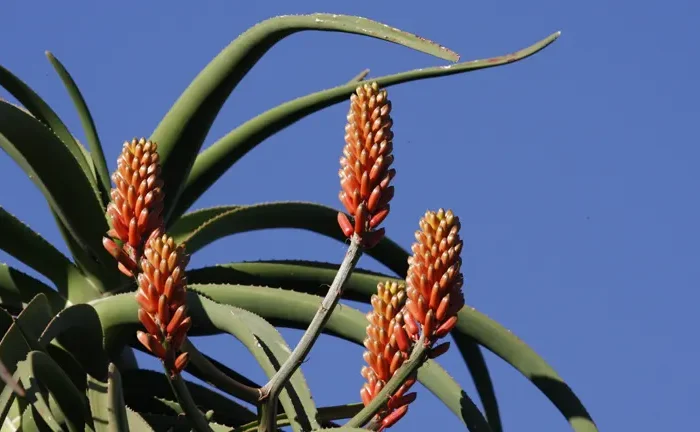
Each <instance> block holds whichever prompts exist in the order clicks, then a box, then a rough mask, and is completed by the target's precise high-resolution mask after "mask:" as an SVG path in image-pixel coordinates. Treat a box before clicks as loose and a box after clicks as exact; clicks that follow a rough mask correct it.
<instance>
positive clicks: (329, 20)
mask: <svg viewBox="0 0 700 432" xmlns="http://www.w3.org/2000/svg"><path fill="white" fill-rule="evenodd" d="M305 30H319V31H334V32H343V33H355V34H359V35H364V36H370V37H374V38H378V39H382V40H386V41H390V42H394V43H397V44H401V45H404V46H407V47H410V48H413V49H416V50H419V51H422V52H425V53H428V54H432V55H434V56H437V57H440V58H444V59H449V60H453V61H456V60H458V59H459V56H457V55H456V54H455V53H453V52H451V51H449V50H447V49H446V48H444V47H441V46H439V45H437V44H435V43H434V42H431V41H428V40H427V39H424V38H421V37H418V36H416V35H412V34H410V33H406V32H403V31H401V30H398V29H396V28H393V27H389V26H387V25H385V24H381V23H378V22H376V21H372V20H369V19H366V18H361V17H355V16H347V15H337V14H310V15H286V16H279V17H274V18H270V19H267V20H265V21H263V22H261V23H258V24H257V25H255V26H253V27H251V28H250V29H249V30H247V31H246V32H245V33H243V34H241V35H240V36H239V37H238V38H236V39H235V40H234V41H233V42H231V43H230V44H229V45H228V46H227V47H226V48H224V49H223V51H221V53H219V54H218V55H217V56H216V57H215V58H214V59H213V60H212V61H211V62H210V63H209V64H208V65H207V66H206V67H205V68H204V69H203V70H202V71H201V72H200V73H199V74H198V75H197V77H196V78H195V79H194V80H193V81H192V83H191V84H190V85H189V86H188V87H187V89H186V90H185V91H184V92H183V93H182V95H181V96H180V97H179V99H178V100H177V101H176V102H175V104H174V105H173V106H172V108H171V109H170V111H168V113H167V114H166V115H165V117H164V118H163V120H161V122H160V124H159V125H158V127H157V128H156V130H155V131H154V132H153V135H152V136H151V139H153V140H154V141H156V142H157V143H158V144H159V150H160V156H161V160H162V163H163V180H164V181H165V184H166V185H168V192H167V193H166V201H165V212H164V214H165V215H166V219H167V218H168V215H169V214H170V210H171V209H172V206H173V204H174V203H176V202H177V201H178V197H179V195H180V191H181V189H182V185H183V183H184V182H185V179H186V176H187V174H188V173H189V171H190V168H191V166H192V163H193V162H194V159H195V157H196V155H197V153H198V152H199V149H200V148H201V146H202V143H203V142H204V138H205V136H206V135H207V133H208V131H209V129H210V127H211V124H212V123H213V121H214V119H215V118H216V116H217V114H218V113H219V111H220V110H221V107H222V106H223V104H224V102H225V101H226V99H227V98H228V96H229V95H230V94H231V92H232V91H233V89H234V88H235V87H236V86H237V85H238V83H239V82H240V81H241V80H242V79H243V77H244V76H245V75H246V74H247V73H248V71H249V70H250V69H251V68H252V67H253V66H254V65H255V64H256V63H257V62H258V60H260V58H261V57H262V56H263V55H264V54H265V53H266V52H267V51H268V50H269V49H270V48H272V46H274V45H275V44H276V43H277V42H279V41H280V40H282V39H284V38H285V37H287V36H289V35H292V34H294V33H297V32H300V31H305ZM176 148H177V152H174V149H176Z"/></svg>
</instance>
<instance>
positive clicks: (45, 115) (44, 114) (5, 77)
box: [0, 66, 97, 193]
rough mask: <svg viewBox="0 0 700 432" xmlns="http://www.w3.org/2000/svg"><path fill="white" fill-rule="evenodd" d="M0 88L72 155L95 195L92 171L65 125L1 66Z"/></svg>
mask: <svg viewBox="0 0 700 432" xmlns="http://www.w3.org/2000/svg"><path fill="white" fill-rule="evenodd" d="M0 86H2V87H4V88H5V90H7V91H8V92H9V93H10V94H11V95H12V96H14V97H15V98H16V99H17V100H18V101H19V103H21V104H22V105H24V107H25V108H26V112H27V113H29V114H30V115H31V116H34V117H36V119H37V120H39V121H40V122H41V123H42V124H44V125H46V127H47V128H48V129H50V130H51V131H52V132H53V133H54V134H55V137H56V138H57V139H58V141H60V142H61V143H62V146H63V147H65V148H66V149H67V150H68V151H69V152H70V153H71V154H72V155H73V157H74V158H75V161H76V163H77V164H78V165H79V166H80V169H81V171H82V173H83V174H84V175H85V177H86V178H87V179H88V181H89V182H90V185H91V186H92V187H93V191H94V192H95V193H97V190H96V187H97V181H96V180H95V176H94V174H93V171H92V169H91V168H90V166H89V165H88V162H87V159H86V158H85V154H84V153H83V151H82V150H81V148H80V147H81V145H80V143H78V141H77V140H76V139H75V138H74V137H73V135H72V134H71V133H70V131H69V130H68V128H67V127H66V125H65V124H64V123H63V122H62V121H61V119H60V118H59V117H58V115H57V114H56V113H55V112H54V111H53V110H52V109H51V107H50V106H49V105H48V104H47V103H46V102H45V101H44V100H43V99H42V98H41V97H40V96H39V95H38V94H36V92H34V90H32V89H31V88H30V87H29V86H28V85H27V84H25V83H24V82H23V81H22V80H20V79H19V78H17V77H16V76H15V75H14V74H12V72H10V71H9V70H7V69H5V68H4V67H2V66H0Z"/></svg>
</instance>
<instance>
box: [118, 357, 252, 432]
mask: <svg viewBox="0 0 700 432" xmlns="http://www.w3.org/2000/svg"><path fill="white" fill-rule="evenodd" d="M122 382H123V389H124V400H125V401H126V403H127V404H128V406H130V407H131V408H134V409H137V410H138V411H140V412H149V413H153V414H161V415H170V414H180V413H182V410H181V408H180V407H179V404H178V403H177V402H176V401H174V400H173V394H172V390H171V388H170V385H169V384H168V380H167V377H166V376H165V375H164V374H163V373H160V372H155V371H151V370H144V369H140V370H139V369H135V370H129V371H124V372H123V373H122ZM185 383H186V385H187V389H188V391H189V392H190V394H191V395H192V397H193V398H194V399H195V401H197V404H198V405H199V408H200V409H201V410H202V411H209V410H211V411H213V413H214V414H213V417H212V420H213V421H216V422H220V423H225V424H231V425H233V426H237V425H240V424H244V423H247V422H249V421H252V420H253V419H255V413H254V412H252V411H250V410H249V409H248V408H246V407H244V406H243V405H240V404H238V403H236V402H234V401H232V400H230V399H228V398H226V397H225V396H222V395H221V394H219V393H216V392H214V391H212V390H211V389H209V388H207V387H205V386H202V385H199V384H196V383H193V382H189V381H185ZM173 410H175V412H174V411H173Z"/></svg>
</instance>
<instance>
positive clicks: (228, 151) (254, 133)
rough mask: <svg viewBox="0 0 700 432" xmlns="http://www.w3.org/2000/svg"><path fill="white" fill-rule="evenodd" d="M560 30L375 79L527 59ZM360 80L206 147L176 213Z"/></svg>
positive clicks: (389, 81)
mask: <svg viewBox="0 0 700 432" xmlns="http://www.w3.org/2000/svg"><path fill="white" fill-rule="evenodd" d="M558 37H559V32H557V33H554V34H552V35H550V36H548V37H546V38H544V39H542V40H541V41H539V42H536V43H535V44H533V45H531V46H529V47H527V48H524V49H521V50H520V51H517V52H514V53H511V54H506V55H502V56H499V57H493V58H489V59H484V60H471V61H466V62H462V63H458V64H455V65H449V66H436V67H429V68H421V69H414V70H412V71H408V72H402V73H398V74H394V75H386V76H383V77H379V78H373V79H372V81H376V82H377V83H378V84H379V85H381V86H383V87H390V86H392V85H396V84H400V83H405V82H410V81H417V80H422V79H428V78H434V77H440V76H448V75H454V74H459V73H465V72H471V71H475V70H479V69H486V68H491V67H495V66H500V65H505V64H509V63H513V62H516V61H518V60H522V59H525V58H527V57H529V56H531V55H533V54H535V53H537V52H539V51H541V50H542V49H544V48H545V47H547V46H548V45H549V44H551V43H552V42H554V41H555V40H556V39H557V38H558ZM356 87H357V83H354V82H350V83H348V84H345V85H341V86H338V87H334V88H332V89H328V90H322V91H319V92H316V93H312V94H310V95H307V96H304V97H300V98H297V99H294V100H291V101H289V102H286V103H283V104H281V105H278V106H276V107H275V108H272V109H270V110H268V111H266V112H264V113H262V114H260V115H258V116H257V117H254V118H253V119H251V120H249V121H247V122H245V123H244V124H242V125H241V126H238V127H237V128H236V129H234V130H232V131H231V132H229V133H228V134H226V135H225V136H223V137H222V138H220V139H219V140H218V141H216V142H215V143H214V144H212V145H211V146H210V147H209V148H207V149H206V150H204V151H203V152H202V153H201V154H200V155H199V156H197V159H196V160H195V162H194V165H193V166H192V169H191V171H190V172H189V176H188V177H187V181H186V183H185V187H184V189H183V191H182V194H181V195H180V197H179V199H178V202H177V207H176V210H175V211H174V212H173V215H174V216H179V215H181V214H182V213H184V212H185V211H186V210H187V209H188V208H189V207H190V206H191V205H192V204H193V203H194V202H195V201H196V200H197V198H199V197H200V196H201V195H202V194H203V193H204V192H205V191H206V190H207V189H208V188H209V187H210V186H211V185H212V184H214V182H216V180H218V179H219V178H220V177H221V176H222V175H223V174H224V173H225V172H226V171H227V170H228V169H229V168H230V167H231V166H232V165H233V164H234V163H236V161H238V160H239V159H240V158H242V157H243V156H245V154H246V153H248V152H249V151H250V150H252V149H253V148H255V146H257V145H258V144H260V143H261V142H262V141H264V140H265V139H266V138H268V137H270V136H272V135H273V134H275V133H277V132H279V131H280V130H282V129H284V128H286V127H287V126H290V125H292V124H294V123H295V122H297V121H299V120H301V119H303V118H304V117H306V116H308V115H310V114H313V113H315V112H317V111H320V110H322V109H324V108H327V107H329V106H332V105H334V104H337V103H339V102H343V101H346V100H347V99H348V97H350V94H352V92H353V91H355V88H356Z"/></svg>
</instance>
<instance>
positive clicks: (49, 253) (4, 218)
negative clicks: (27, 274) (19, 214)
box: [0, 206, 84, 296]
mask: <svg viewBox="0 0 700 432" xmlns="http://www.w3.org/2000/svg"><path fill="white" fill-rule="evenodd" d="M0 227H2V228H0V249H2V250H4V251H5V252H7V253H8V254H10V255H12V256H13V257H15V258H17V259H18V260H19V261H21V262H23V263H24V264H26V265H28V266H29V267H31V268H33V269H34V270H36V271H38V272H39V273H41V274H43V275H44V276H46V277H47V278H49V279H50V280H51V282H53V283H54V284H56V287H57V288H58V289H59V291H60V292H61V294H62V295H64V296H65V295H67V293H68V287H69V284H70V282H71V281H75V280H78V279H84V277H83V275H82V274H81V273H80V270H78V268H77V267H76V266H75V265H74V264H73V263H72V262H71V261H70V260H69V259H68V258H66V256H65V255H63V254H62V253H61V252H59V251H58V249H56V248H55V247H54V246H53V245H52V244H51V243H49V242H48V241H46V240H45V239H44V238H43V237H42V236H40V235H39V234H38V233H37V232H36V231H34V230H32V229H31V228H29V227H28V226H27V225H26V224H24V223H23V222H22V221H20V220H19V219H17V218H16V217H15V216H13V215H12V214H10V213H9V212H7V210H5V209H4V208H2V207H1V206H0Z"/></svg>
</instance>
